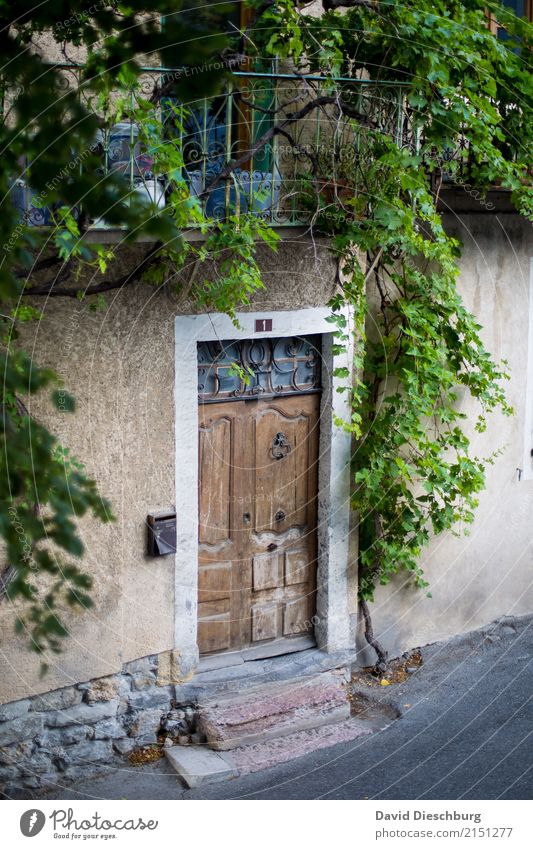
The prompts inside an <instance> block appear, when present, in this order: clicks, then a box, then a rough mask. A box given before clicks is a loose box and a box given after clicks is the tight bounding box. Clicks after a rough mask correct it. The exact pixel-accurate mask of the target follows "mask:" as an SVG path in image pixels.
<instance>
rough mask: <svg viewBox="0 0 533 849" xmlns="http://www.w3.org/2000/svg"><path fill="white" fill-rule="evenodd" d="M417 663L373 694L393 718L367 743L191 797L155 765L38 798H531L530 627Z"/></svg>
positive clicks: (512, 628) (465, 641) (517, 622)
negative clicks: (399, 681) (404, 675)
mask: <svg viewBox="0 0 533 849" xmlns="http://www.w3.org/2000/svg"><path fill="white" fill-rule="evenodd" d="M422 657H423V660H424V662H423V665H422V666H421V667H420V668H419V669H418V670H417V671H416V672H415V673H414V674H413V675H412V676H411V677H410V678H409V680H408V681H406V682H404V683H402V684H396V685H394V686H390V687H387V688H382V690H383V691H381V690H372V697H374V696H377V698H379V699H381V700H385V701H387V702H389V703H392V704H394V705H395V706H396V707H397V708H398V710H399V711H400V712H401V714H402V715H401V716H400V717H399V718H398V719H396V720H394V721H393V722H392V723H391V724H390V725H389V726H388V727H387V728H385V729H384V730H382V731H378V732H376V733H374V734H372V735H371V736H366V737H362V738H359V739H357V740H355V741H354V742H352V743H342V744H339V745H337V746H334V747H332V748H329V749H323V750H320V751H317V752H315V753H313V754H311V755H307V756H305V757H302V758H299V759H297V760H294V761H292V762H290V763H286V764H283V765H281V766H277V767H273V768H271V769H269V770H265V771H263V772H260V773H255V774H252V775H249V776H245V777H242V778H237V779H234V780H232V781H227V782H225V783H220V784H212V785H207V786H205V787H203V788H199V789H196V790H194V791H192V790H186V789H185V788H184V786H183V785H182V784H181V782H180V780H179V779H178V778H177V777H176V776H175V773H173V772H172V771H171V770H170V768H169V767H168V765H167V763H166V760H159V761H157V762H155V763H152V764H149V765H145V766H142V767H132V766H129V765H125V767H124V769H122V770H114V772H113V773H112V774H109V775H106V776H104V777H101V778H96V779H91V780H87V781H85V782H81V783H78V784H77V785H76V790H74V789H73V788H61V787H58V788H57V790H56V791H54V792H53V793H49V794H47V797H46V798H49V799H83V798H96V799H183V800H187V799H400V800H401V799H531V798H533V738H532V732H533V704H532V690H533V688H532V682H533V674H532V673H533V664H532V659H533V621H532V620H531V619H530V618H529V619H527V618H521V619H513V618H511V617H505V618H504V619H502V620H500V621H499V622H498V623H495V624H493V625H491V626H488V627H487V628H485V629H483V630H481V631H476V632H472V633H471V634H469V635H467V636H466V637H459V638H454V639H452V640H450V641H448V642H445V643H438V644H435V645H432V646H428V647H426V648H424V649H423V650H422ZM385 690H386V691H385Z"/></svg>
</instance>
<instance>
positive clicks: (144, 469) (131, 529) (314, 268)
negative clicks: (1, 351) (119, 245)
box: [0, 238, 334, 702]
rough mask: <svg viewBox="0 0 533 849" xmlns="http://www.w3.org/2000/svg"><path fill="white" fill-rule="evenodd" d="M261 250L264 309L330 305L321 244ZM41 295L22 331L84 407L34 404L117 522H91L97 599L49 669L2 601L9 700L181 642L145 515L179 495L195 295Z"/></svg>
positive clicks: (146, 290) (168, 567)
mask: <svg viewBox="0 0 533 849" xmlns="http://www.w3.org/2000/svg"><path fill="white" fill-rule="evenodd" d="M135 250H140V249H133V248H129V249H124V250H123V251H122V253H121V256H120V259H119V260H118V262H117V264H116V267H115V271H114V273H115V274H117V275H122V274H124V272H125V269H126V265H127V264H128V263H129V262H131V257H132V251H135ZM259 256H260V262H261V266H262V268H263V273H264V280H265V283H266V286H267V289H266V290H265V291H262V292H259V293H258V294H257V296H256V298H255V299H254V303H253V308H254V309H257V310H264V309H272V310H274V309H277V310H280V309H287V308H289V307H290V308H292V309H294V308H299V307H305V306H319V305H322V304H324V303H325V302H326V301H327V300H328V298H329V297H330V295H331V293H332V287H333V279H334V266H333V262H332V259H331V256H330V254H329V252H327V251H326V250H325V248H323V247H321V246H320V244H318V245H311V244H310V243H309V242H301V241H298V240H295V239H291V238H289V239H287V240H285V241H284V242H283V243H282V244H281V245H280V247H279V250H278V253H277V254H272V253H271V252H270V251H269V250H268V249H266V248H261V249H260V255H259ZM203 273H204V269H200V270H199V271H198V272H197V274H198V279H201V275H202V274H203ZM186 277H187V274H185V278H186ZM94 282H97V281H96V280H95V281H94ZM35 303H36V304H37V305H38V306H39V307H40V308H41V309H43V310H44V316H43V319H42V320H41V321H40V322H39V323H38V324H37V325H32V326H30V327H28V328H26V329H25V332H24V334H23V339H22V340H21V341H22V342H23V343H24V344H25V345H26V346H27V347H28V349H29V350H31V351H32V353H33V356H34V358H35V361H36V362H37V363H39V364H42V365H49V366H51V367H53V368H54V369H56V371H57V372H58V373H59V374H60V375H61V376H62V377H63V379H64V384H65V388H66V389H68V390H70V391H72V392H73V393H74V394H75V395H76V398H77V411H76V413H75V414H74V415H70V414H67V413H63V414H61V413H59V412H57V411H54V410H52V408H51V407H50V405H48V404H47V403H44V402H43V400H42V399H35V401H34V402H33V407H32V410H31V412H32V413H33V414H34V415H36V416H37V417H39V418H40V419H41V420H43V421H46V422H47V423H48V425H49V426H50V428H51V429H52V430H53V431H54V432H55V433H57V434H58V435H59V436H60V438H61V440H62V442H64V444H66V445H68V446H69V447H70V448H71V449H72V451H73V452H74V453H75V454H76V455H77V456H78V457H79V458H80V459H82V460H83V461H84V463H85V464H86V467H87V470H88V472H89V473H90V474H91V475H93V476H94V477H95V478H96V480H97V481H98V484H99V487H100V490H101V492H102V494H103V495H105V496H107V497H109V498H110V499H111V502H112V504H113V507H114V510H115V513H116V515H117V522H116V523H115V524H114V525H111V526H109V525H108V526H100V525H98V524H97V523H95V522H93V521H91V520H87V521H85V520H84V521H83V522H82V524H81V530H82V536H83V541H84V544H85V548H86V555H85V560H84V566H85V567H86V569H87V571H88V572H90V573H91V574H92V575H93V576H94V580H95V593H96V594H95V601H96V605H95V607H94V609H93V610H90V611H86V612H83V614H76V615H72V614H70V615H69V624H70V627H71V630H72V636H71V638H70V639H69V640H68V641H67V642H66V646H65V651H64V652H63V654H61V655H59V656H52V657H50V658H48V662H49V663H50V672H49V673H48V674H47V675H46V677H45V678H44V679H40V678H39V674H38V673H39V662H38V660H37V659H36V657H35V655H32V654H31V653H29V652H28V651H27V650H26V648H25V646H24V644H23V643H22V642H21V641H20V639H18V638H15V637H14V636H13V619H14V615H15V612H14V610H12V609H10V608H9V606H8V605H6V604H5V603H4V604H3V605H2V607H1V608H0V629H1V636H0V649H1V652H2V654H1V655H0V657H1V661H0V663H1V668H2V674H1V675H0V702H6V701H11V700H14V699H20V698H22V697H23V696H26V695H28V694H33V693H40V692H46V691H48V690H52V689H55V688H57V687H62V686H65V685H68V684H72V683H76V682H79V681H85V680H89V679H91V678H95V677H99V676H103V675H108V674H111V673H114V672H118V671H119V670H120V668H121V666H122V664H123V663H124V662H126V661H129V660H132V659H135V658H138V657H144V656H146V655H149V654H150V655H153V654H156V653H158V652H163V651H166V650H168V649H172V648H174V646H173V632H174V621H173V619H174V559H173V558H172V557H166V558H157V559H152V558H147V557H145V555H144V551H145V524H144V523H145V518H146V515H147V513H148V512H150V511H151V510H152V509H160V508H166V507H168V506H170V505H173V504H174V492H175V488H174V393H173V387H174V317H175V316H176V315H177V314H187V313H190V312H193V311H194V310H193V308H192V305H191V304H189V303H187V302H181V300H180V295H179V294H175V293H172V292H171V291H169V289H168V288H166V289H163V290H158V289H155V288H153V287H150V286H148V285H143V284H136V285H134V286H128V287H127V288H125V289H123V290H121V291H117V292H114V291H112V292H110V293H109V294H108V296H107V304H108V306H107V309H105V310H104V311H100V312H95V313H92V312H90V311H89V310H88V308H87V305H86V304H84V303H80V302H78V301H76V300H74V299H71V298H50V299H48V301H46V300H45V299H44V298H40V299H37V298H36V299H35ZM176 648H178V649H179V646H178V647H176Z"/></svg>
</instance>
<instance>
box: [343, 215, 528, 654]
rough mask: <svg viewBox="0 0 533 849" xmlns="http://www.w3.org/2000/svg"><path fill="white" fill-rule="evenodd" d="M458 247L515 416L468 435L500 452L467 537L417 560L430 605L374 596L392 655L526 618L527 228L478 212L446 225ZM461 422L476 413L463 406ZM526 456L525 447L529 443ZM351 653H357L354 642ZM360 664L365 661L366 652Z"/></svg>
mask: <svg viewBox="0 0 533 849" xmlns="http://www.w3.org/2000/svg"><path fill="white" fill-rule="evenodd" d="M446 224H447V229H448V231H449V232H450V233H451V232H453V233H455V234H457V235H458V236H459V237H460V238H461V240H462V242H463V244H464V251H463V256H462V260H461V276H460V289H461V294H462V296H463V299H464V302H465V304H466V306H467V307H468V308H469V309H470V310H472V311H473V312H474V313H475V315H476V316H477V317H478V319H479V323H480V324H481V325H482V326H483V333H482V335H483V338H484V341H485V344H486V346H487V347H488V349H489V351H491V352H492V354H493V355H494V356H495V357H496V358H498V359H502V358H505V359H507V360H508V362H509V367H510V370H511V380H510V382H509V383H508V384H507V393H508V398H509V400H510V402H511V403H512V405H513V407H514V408H515V411H516V415H515V416H514V417H513V418H506V417H503V416H500V415H494V416H491V417H490V418H489V420H488V429H487V432H486V433H485V434H482V435H480V434H476V433H475V432H474V431H473V427H472V425H471V423H470V425H468V424H467V427H469V431H470V432H471V435H472V447H473V451H474V452H475V453H476V454H478V455H479V456H485V455H487V454H489V453H490V452H491V451H494V450H495V449H497V448H502V449H503V453H502V455H501V456H500V457H498V458H497V459H496V461H495V464H494V466H493V467H489V470H488V475H487V489H486V491H485V492H484V493H483V494H482V495H481V497H480V504H479V509H478V511H477V515H476V520H475V523H474V525H473V527H471V528H470V535H469V536H466V537H465V536H461V537H460V538H455V537H453V536H451V534H446V535H444V536H442V537H441V538H439V539H438V540H435V541H434V542H433V544H432V545H431V546H430V548H429V549H428V550H427V551H426V552H425V553H424V556H423V559H422V566H423V568H424V570H425V572H426V576H427V578H428V579H429V581H430V584H431V586H430V589H431V592H432V595H433V597H432V598H431V599H429V598H426V596H425V594H424V593H423V592H422V591H420V590H414V589H412V588H410V587H409V586H407V585H406V584H405V582H404V581H403V580H397V581H395V582H394V584H391V585H389V586H388V587H382V588H380V589H379V590H378V593H377V596H376V604H375V605H374V606H373V619H374V625H375V629H374V630H375V631H376V633H378V634H379V635H380V638H381V640H382V641H383V642H384V643H385V645H386V646H387V647H388V648H389V650H390V651H391V652H392V654H393V656H394V655H397V654H398V653H399V652H401V651H404V650H405V649H407V648H411V647H413V646H417V645H424V644H426V643H429V642H433V641H436V640H441V639H446V638H447V637H449V636H451V635H453V634H457V633H461V632H466V631H469V630H471V629H474V628H478V627H479V626H481V625H483V624H486V623H488V622H491V621H492V620H494V619H496V618H497V617H499V616H501V615H504V614H512V615H519V614H523V613H527V612H530V611H532V610H533V586H532V577H533V569H532V566H533V480H524V479H522V480H521V481H519V480H518V473H517V469H519V468H523V467H524V465H525V463H524V435H525V421H526V378H527V368H528V328H529V299H530V293H529V286H530V259H531V258H532V257H533V232H532V229H531V225H530V224H528V223H527V222H526V221H524V220H521V219H520V218H519V217H518V216H517V215H498V216H496V215H490V214H487V213H480V214H468V215H464V214H463V215H462V216H461V222H459V221H458V220H456V219H454V218H453V217H452V216H451V215H449V216H448V217H447V221H446ZM462 409H463V410H464V412H465V413H467V415H469V414H470V412H471V413H472V417H473V415H474V412H475V408H474V406H473V404H472V403H471V402H468V401H465V400H463V402H462ZM532 447H533V443H532ZM359 645H360V646H361V647H362V646H363V645H364V640H363V639H362V638H361V639H360V642H359ZM366 658H367V659H368V660H369V661H370V662H374V659H375V658H374V657H373V653H367V654H366Z"/></svg>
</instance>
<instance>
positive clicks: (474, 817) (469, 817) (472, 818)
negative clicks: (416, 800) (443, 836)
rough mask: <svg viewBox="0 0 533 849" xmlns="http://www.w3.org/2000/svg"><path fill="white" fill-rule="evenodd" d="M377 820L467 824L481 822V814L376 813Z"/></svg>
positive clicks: (454, 812) (452, 812) (450, 812)
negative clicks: (450, 821)
mask: <svg viewBox="0 0 533 849" xmlns="http://www.w3.org/2000/svg"><path fill="white" fill-rule="evenodd" d="M376 819H377V820H391V821H392V820H409V821H411V820H412V821H413V822H414V821H416V820H454V821H455V822H458V821H459V820H463V821H464V820H466V821H467V822H475V823H480V822H481V814H469V813H461V812H459V811H439V813H436V814H432V813H428V812H427V811H398V812H397V813H395V814H390V813H387V812H386V811H376Z"/></svg>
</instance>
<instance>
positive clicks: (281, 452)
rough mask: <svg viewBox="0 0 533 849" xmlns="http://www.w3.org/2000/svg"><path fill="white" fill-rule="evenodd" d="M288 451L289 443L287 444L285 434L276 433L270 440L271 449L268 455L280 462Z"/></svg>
mask: <svg viewBox="0 0 533 849" xmlns="http://www.w3.org/2000/svg"><path fill="white" fill-rule="evenodd" d="M290 450H291V446H290V443H289V442H287V437H286V436H285V434H284V433H277V434H276V435H275V437H274V439H273V440H272V447H271V449H270V453H271V454H272V456H273V458H274V460H281V459H282V458H283V457H286V456H287V454H288V453H289V451H290Z"/></svg>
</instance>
